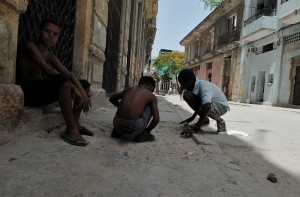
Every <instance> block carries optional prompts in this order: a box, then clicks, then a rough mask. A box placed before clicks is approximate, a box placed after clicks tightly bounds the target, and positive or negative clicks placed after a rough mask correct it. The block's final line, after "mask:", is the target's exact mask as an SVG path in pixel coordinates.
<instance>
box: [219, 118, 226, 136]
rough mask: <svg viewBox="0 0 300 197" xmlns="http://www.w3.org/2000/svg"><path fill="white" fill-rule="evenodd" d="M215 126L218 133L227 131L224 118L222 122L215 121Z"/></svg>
mask: <svg viewBox="0 0 300 197" xmlns="http://www.w3.org/2000/svg"><path fill="white" fill-rule="evenodd" d="M217 127H218V130H217V133H218V134H220V135H222V134H227V132H226V124H225V121H224V120H223V121H222V122H217Z"/></svg>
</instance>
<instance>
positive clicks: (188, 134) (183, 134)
mask: <svg viewBox="0 0 300 197" xmlns="http://www.w3.org/2000/svg"><path fill="white" fill-rule="evenodd" d="M191 130H192V129H185V130H183V131H182V132H181V133H180V137H182V138H190V137H192V135H193V132H190V131H191Z"/></svg>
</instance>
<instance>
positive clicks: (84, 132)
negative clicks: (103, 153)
mask: <svg viewBox="0 0 300 197" xmlns="http://www.w3.org/2000/svg"><path fill="white" fill-rule="evenodd" d="M79 133H80V134H81V135H88V136H93V135H94V133H93V132H91V131H90V130H88V129H87V128H85V127H82V128H81V129H80V130H79Z"/></svg>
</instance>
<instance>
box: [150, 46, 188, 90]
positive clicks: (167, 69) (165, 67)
mask: <svg viewBox="0 0 300 197" xmlns="http://www.w3.org/2000/svg"><path fill="white" fill-rule="evenodd" d="M183 64H184V53H183V52H179V51H174V52H166V53H162V54H160V55H159V56H158V57H156V58H155V59H154V63H153V66H154V68H155V69H156V73H155V76H154V78H156V79H158V81H160V80H162V81H170V80H171V79H172V78H173V77H175V79H176V84H177V87H178V80H177V76H178V74H179V72H180V71H181V70H182V69H183Z"/></svg>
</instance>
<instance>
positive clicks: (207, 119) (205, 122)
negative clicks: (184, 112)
mask: <svg viewBox="0 0 300 197" xmlns="http://www.w3.org/2000/svg"><path fill="white" fill-rule="evenodd" d="M208 125H209V118H206V119H205V121H204V122H203V125H202V126H201V127H205V126H208Z"/></svg>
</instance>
